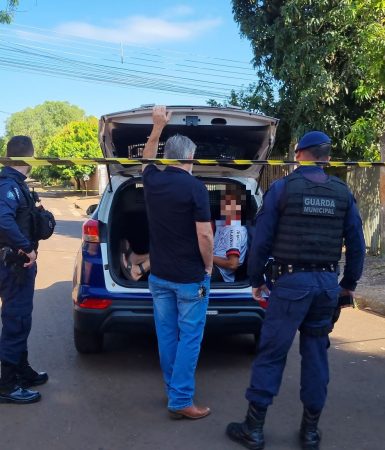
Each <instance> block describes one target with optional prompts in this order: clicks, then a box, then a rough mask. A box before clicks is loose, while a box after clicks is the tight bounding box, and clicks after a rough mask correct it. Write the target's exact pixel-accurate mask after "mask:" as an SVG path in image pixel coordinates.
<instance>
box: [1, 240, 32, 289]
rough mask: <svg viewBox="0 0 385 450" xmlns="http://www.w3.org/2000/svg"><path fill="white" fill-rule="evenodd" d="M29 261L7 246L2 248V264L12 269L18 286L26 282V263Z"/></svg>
mask: <svg viewBox="0 0 385 450" xmlns="http://www.w3.org/2000/svg"><path fill="white" fill-rule="evenodd" d="M28 261H29V259H28V257H27V256H26V255H25V254H23V253H22V254H19V253H17V252H15V251H14V250H13V249H12V248H11V247H7V246H6V247H2V248H0V264H1V265H2V266H4V267H8V268H9V269H10V271H11V272H12V273H13V274H14V275H15V281H16V283H17V284H22V283H23V282H24V277H25V268H24V263H26V262H28Z"/></svg>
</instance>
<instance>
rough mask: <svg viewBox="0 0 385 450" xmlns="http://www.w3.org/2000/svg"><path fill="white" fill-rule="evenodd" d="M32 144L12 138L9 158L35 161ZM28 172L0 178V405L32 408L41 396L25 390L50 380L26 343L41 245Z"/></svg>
mask: <svg viewBox="0 0 385 450" xmlns="http://www.w3.org/2000/svg"><path fill="white" fill-rule="evenodd" d="M33 154H34V148H33V145H32V141H31V139H30V138H29V137H27V136H14V137H13V138H12V139H11V140H10V141H9V142H8V144H7V156H9V157H10V156H19V157H20V156H21V157H23V156H33ZM30 169H31V167H30V166H15V167H5V168H4V169H3V170H2V171H1V172H0V297H1V300H2V309H1V319H2V325H3V326H2V331H1V337H0V360H1V378H0V403H20V404H23V403H32V402H36V401H38V400H40V393H39V392H37V391H33V390H29V389H26V388H27V387H30V386H36V385H39V384H43V383H45V382H46V381H47V380H48V376H47V374H46V373H44V372H42V373H37V372H36V371H34V370H33V369H32V368H31V366H30V365H29V362H28V349H27V340H28V336H29V333H30V330H31V324H32V300H33V293H34V288H35V277H36V250H37V241H36V240H35V238H34V235H33V223H32V220H33V216H32V208H33V206H32V205H34V202H33V201H31V197H30V195H31V193H30V191H29V188H28V186H27V184H26V183H25V179H26V176H27V174H28V173H29V171H30Z"/></svg>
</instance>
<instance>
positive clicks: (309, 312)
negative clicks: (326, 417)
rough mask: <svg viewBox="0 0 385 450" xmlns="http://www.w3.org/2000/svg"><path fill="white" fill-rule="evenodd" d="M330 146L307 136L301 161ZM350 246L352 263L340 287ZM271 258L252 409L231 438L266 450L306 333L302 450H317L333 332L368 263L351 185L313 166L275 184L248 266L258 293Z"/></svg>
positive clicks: (231, 428) (323, 138)
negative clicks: (294, 354) (269, 423)
mask: <svg viewBox="0 0 385 450" xmlns="http://www.w3.org/2000/svg"><path fill="white" fill-rule="evenodd" d="M330 147H331V140H330V138H329V136H327V135H326V134H325V133H323V132H321V131H311V132H309V133H306V134H305V135H304V136H303V137H302V138H301V140H300V141H299V143H298V146H297V149H296V152H304V153H302V154H299V155H298V160H299V161H305V160H309V157H314V158H315V159H318V160H321V158H325V159H323V161H327V160H328V155H329V154H330ZM343 244H345V246H346V254H345V256H346V264H345V267H344V273H343V277H342V279H341V281H340V283H338V262H339V260H340V258H341V252H342V246H343ZM270 256H273V257H274V260H275V263H274V266H273V269H274V270H273V277H272V278H273V279H274V284H273V287H272V289H271V295H270V299H269V302H268V307H267V311H266V317H265V320H264V323H263V326H262V330H261V336H260V344H259V349H258V354H257V357H256V359H255V361H254V365H253V369H252V375H251V382H250V386H249V388H248V389H247V391H246V398H247V399H248V400H249V408H248V411H247V415H246V420H245V421H244V422H242V423H238V422H232V423H230V424H229V425H228V426H227V435H228V436H229V437H230V438H231V439H233V440H235V441H237V442H239V443H240V444H242V445H244V446H245V447H247V448H253V449H254V450H262V449H263V448H264V446H265V439H264V433H263V426H264V422H265V417H266V412H267V408H268V406H269V405H270V404H271V403H272V402H273V398H274V396H275V395H277V394H278V390H279V387H280V385H281V381H282V374H283V370H284V368H285V364H286V358H287V353H288V351H289V349H290V347H291V344H292V342H293V339H294V336H295V334H296V332H297V330H299V331H300V353H301V356H302V359H301V400H302V403H303V405H304V410H303V415H302V422H301V427H300V434H299V437H300V441H301V446H302V449H304V450H318V449H319V443H320V440H321V434H320V431H319V429H318V421H319V418H320V415H321V412H322V408H323V407H324V404H325V400H326V394H327V385H328V382H329V367H328V359H327V349H328V348H329V346H330V343H329V337H328V333H330V331H331V330H332V328H333V319H334V317H333V316H335V315H336V313H338V312H339V300H338V299H339V296H340V293H341V291H342V290H344V291H347V292H344V293H345V294H346V293H349V291H354V289H355V287H356V284H357V281H358V280H359V278H360V276H361V274H362V269H363V262H364V256H365V242H364V237H363V232H362V222H361V218H360V215H359V213H358V210H357V208H356V204H355V201H354V198H353V195H352V193H351V192H350V191H349V189H348V187H347V186H346V184H345V183H343V182H342V181H341V180H340V179H338V178H336V177H329V176H327V175H326V174H325V173H324V171H323V169H322V168H320V167H312V166H303V167H299V168H298V169H296V170H295V171H294V172H292V173H291V174H290V175H288V176H286V177H284V178H282V179H280V180H278V181H276V182H275V183H273V184H272V186H271V188H270V189H269V190H268V191H267V193H266V194H265V196H264V200H263V205H262V208H261V210H260V211H259V212H258V214H257V218H256V227H255V232H254V236H253V241H252V245H251V250H250V256H249V261H248V268H249V275H250V279H251V283H252V286H253V288H263V285H265V284H266V281H265V278H264V272H265V270H266V267H265V265H266V262H267V260H268V258H269V257H270ZM260 290H263V289H260Z"/></svg>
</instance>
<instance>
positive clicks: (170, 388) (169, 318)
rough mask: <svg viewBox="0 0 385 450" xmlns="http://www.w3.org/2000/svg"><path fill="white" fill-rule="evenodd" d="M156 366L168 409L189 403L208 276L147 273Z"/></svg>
mask: <svg viewBox="0 0 385 450" xmlns="http://www.w3.org/2000/svg"><path fill="white" fill-rule="evenodd" d="M149 287H150V291H151V294H152V297H153V299H154V318H155V327H156V334H157V337H158V348H159V356H160V366H161V368H162V371H163V378H164V382H165V384H166V390H167V395H168V408H169V409H172V410H177V409H183V408H187V407H188V406H191V405H192V404H193V397H194V391H195V380H194V376H195V368H196V365H197V362H198V356H199V351H200V345H201V342H202V338H203V330H204V326H205V322H206V310H207V305H208V297H209V289H210V277H209V276H205V278H204V280H202V281H201V282H200V283H173V282H171V281H166V280H163V279H161V278H158V277H156V276H155V275H152V274H151V275H150V276H149Z"/></svg>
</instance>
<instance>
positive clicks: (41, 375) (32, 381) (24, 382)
mask: <svg viewBox="0 0 385 450" xmlns="http://www.w3.org/2000/svg"><path fill="white" fill-rule="evenodd" d="M47 381H48V374H47V373H46V372H36V370H33V369H32V367H31V366H30V364H29V362H28V352H23V353H22V355H21V358H20V363H19V364H18V366H17V383H18V384H19V385H20V386H21V387H23V388H28V387H31V386H39V385H40V384H44V383H46V382H47Z"/></svg>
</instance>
